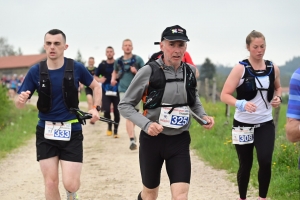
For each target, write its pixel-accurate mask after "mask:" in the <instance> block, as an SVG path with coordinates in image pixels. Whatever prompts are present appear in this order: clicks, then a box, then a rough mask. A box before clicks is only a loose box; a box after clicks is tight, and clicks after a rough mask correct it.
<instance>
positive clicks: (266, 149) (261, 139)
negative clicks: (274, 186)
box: [233, 120, 275, 199]
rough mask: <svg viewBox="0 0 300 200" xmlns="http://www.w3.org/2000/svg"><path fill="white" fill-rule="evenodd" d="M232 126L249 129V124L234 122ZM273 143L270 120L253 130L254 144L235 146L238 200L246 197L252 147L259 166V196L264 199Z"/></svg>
mask: <svg viewBox="0 0 300 200" xmlns="http://www.w3.org/2000/svg"><path fill="white" fill-rule="evenodd" d="M233 126H234V127H237V126H245V127H247V126H248V127H250V126H251V124H245V123H241V122H238V121H236V120H234V122H233ZM252 126H253V125H252ZM274 143H275V126H274V123H273V120H272V121H269V122H266V123H264V124H263V125H262V126H261V127H258V128H255V129H254V143H252V144H245V145H235V148H236V152H237V155H238V159H239V170H238V173H237V182H238V187H239V193H240V198H242V199H245V198H246V195H247V188H248V183H249V179H250V171H251V168H252V163H253V148H254V147H255V149H256V153H257V160H258V165H259V170H258V183H259V196H260V197H262V198H266V196H267V193H268V189H269V184H270V180H271V167H272V155H273V150H274Z"/></svg>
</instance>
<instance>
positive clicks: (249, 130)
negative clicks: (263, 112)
mask: <svg viewBox="0 0 300 200" xmlns="http://www.w3.org/2000/svg"><path fill="white" fill-rule="evenodd" d="M253 142H254V127H233V128H232V144H240V145H243V144H251V143H253Z"/></svg>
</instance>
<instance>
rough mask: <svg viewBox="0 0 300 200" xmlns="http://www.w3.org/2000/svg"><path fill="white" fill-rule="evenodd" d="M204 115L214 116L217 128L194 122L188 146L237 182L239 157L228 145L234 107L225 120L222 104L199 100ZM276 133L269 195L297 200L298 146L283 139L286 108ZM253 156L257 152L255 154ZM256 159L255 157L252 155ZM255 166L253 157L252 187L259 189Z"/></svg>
mask: <svg viewBox="0 0 300 200" xmlns="http://www.w3.org/2000/svg"><path fill="white" fill-rule="evenodd" d="M202 103H203V105H204V107H205V110H206V112H207V113H208V114H209V115H211V116H214V117H215V121H216V125H215V127H214V128H213V129H212V130H209V131H208V130H204V129H203V128H201V127H200V125H198V124H197V123H196V122H195V123H193V125H192V127H191V129H190V130H191V136H192V142H191V147H192V148H193V149H196V152H197V153H198V155H199V156H200V157H202V158H203V159H204V160H205V161H207V162H208V163H209V164H210V165H212V166H213V167H215V168H216V169H225V170H227V171H228V172H229V173H234V174H233V177H234V179H233V181H234V182H236V178H235V177H236V175H235V174H236V172H237V170H238V158H237V155H236V151H235V148H234V145H232V144H231V127H232V119H233V112H234V108H233V107H231V117H230V119H229V120H227V118H226V117H225V105H224V104H222V103H216V104H211V103H205V102H204V101H202ZM280 109H281V110H280V118H279V123H278V131H277V133H276V141H275V149H274V154H273V164H272V179H271V184H270V189H269V193H268V196H269V197H271V198H272V200H276V199H278V200H285V199H290V200H291V199H292V200H299V199H300V196H299V195H300V191H299V190H300V185H299V184H300V183H299V170H298V169H297V168H298V163H297V161H298V157H299V151H300V144H299V143H290V142H288V141H287V140H286V138H285V131H284V125H285V121H286V115H285V113H286V105H285V104H283V105H282V106H281V108H280ZM254 155H256V153H255V152H254ZM254 157H255V156H254ZM257 171H258V164H257V160H256V158H255V159H254V162H253V167H252V171H251V180H250V182H251V185H252V186H254V187H255V188H258V183H257V182H258V181H257Z"/></svg>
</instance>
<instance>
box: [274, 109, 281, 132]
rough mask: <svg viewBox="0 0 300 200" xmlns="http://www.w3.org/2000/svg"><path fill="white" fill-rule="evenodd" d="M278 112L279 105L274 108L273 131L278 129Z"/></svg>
mask: <svg viewBox="0 0 300 200" xmlns="http://www.w3.org/2000/svg"><path fill="white" fill-rule="evenodd" d="M279 113H280V106H279V107H277V108H275V109H274V125H275V133H277V129H278V120H279Z"/></svg>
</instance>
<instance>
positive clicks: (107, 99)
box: [101, 90, 120, 130]
mask: <svg viewBox="0 0 300 200" xmlns="http://www.w3.org/2000/svg"><path fill="white" fill-rule="evenodd" d="M119 102H120V97H119V93H118V95H117V96H106V95H105V91H104V90H102V107H101V110H102V111H103V112H104V117H105V118H108V119H111V116H110V105H111V104H113V108H114V121H115V122H117V123H119V122H120V112H119V110H118V104H119ZM114 127H115V129H117V128H118V125H116V124H115V125H114ZM111 128H112V124H111V123H108V129H109V130H111Z"/></svg>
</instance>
